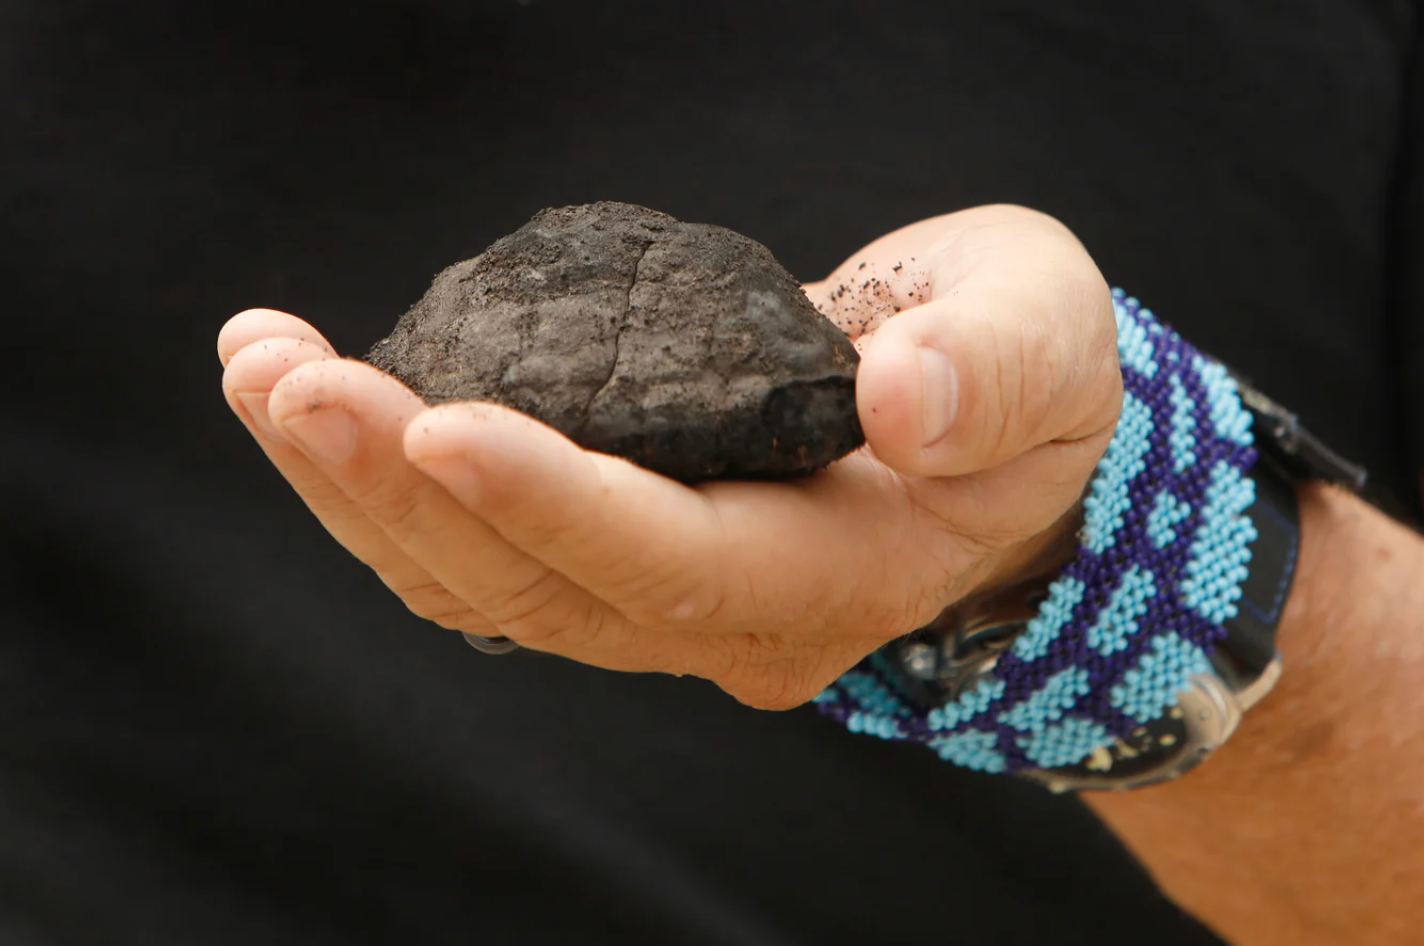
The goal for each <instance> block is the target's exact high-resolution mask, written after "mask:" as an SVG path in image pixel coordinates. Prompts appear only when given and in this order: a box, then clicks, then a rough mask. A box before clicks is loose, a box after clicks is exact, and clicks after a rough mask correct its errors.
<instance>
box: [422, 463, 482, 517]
mask: <svg viewBox="0 0 1424 946" xmlns="http://www.w3.org/2000/svg"><path fill="white" fill-rule="evenodd" d="M411 462H412V463H413V464H415V468H416V469H418V470H420V472H422V473H424V474H425V475H426V476H428V477H430V478H431V479H432V480H434V481H435V482H437V483H439V484H440V485H441V486H443V487H445V491H446V492H448V493H449V494H450V495H451V496H454V497H455V498H456V499H458V500H459V501H460V502H462V503H465V504H467V505H468V504H473V503H474V502H475V501H477V500H478V499H479V498H480V477H479V474H478V473H476V472H475V468H474V466H473V465H472V464H471V463H470V461H469V460H466V459H465V458H464V457H458V456H444V457H430V458H429V459H426V460H412V461H411Z"/></svg>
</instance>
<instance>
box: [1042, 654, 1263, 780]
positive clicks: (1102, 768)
mask: <svg viewBox="0 0 1424 946" xmlns="http://www.w3.org/2000/svg"><path fill="white" fill-rule="evenodd" d="M1240 722H1241V708H1240V706H1239V705H1238V703H1237V701H1236V698H1235V695H1234V694H1233V693H1232V691H1231V690H1230V689H1229V688H1228V686H1227V684H1226V682H1225V681H1224V680H1222V678H1221V677H1219V676H1217V675H1216V674H1207V673H1199V674H1196V675H1195V676H1193V677H1192V678H1191V681H1190V683H1189V686H1188V687H1187V689H1185V690H1183V691H1182V693H1181V698H1180V701H1179V702H1178V704H1177V705H1176V706H1175V707H1173V708H1172V709H1170V710H1168V711H1167V713H1166V715H1164V716H1163V717H1162V718H1161V719H1158V720H1154V721H1153V722H1151V723H1148V724H1146V725H1144V726H1140V727H1138V728H1137V729H1134V730H1133V731H1132V732H1131V733H1129V734H1128V735H1127V736H1126V737H1125V738H1122V739H1118V740H1117V741H1116V742H1114V743H1113V744H1112V745H1109V746H1105V747H1103V748H1101V749H1098V750H1097V751H1096V752H1094V753H1093V754H1092V755H1090V756H1088V757H1087V758H1086V759H1084V760H1083V761H1082V762H1080V763H1078V764H1077V765H1069V766H1063V767H1062V768H1057V769H1029V770H1027V771H1024V772H1022V773H1021V774H1022V775H1023V776H1024V777H1026V778H1029V779H1032V780H1034V781H1036V782H1041V783H1042V784H1044V785H1046V786H1047V787H1048V788H1050V789H1052V790H1053V791H1055V792H1069V791H1085V790H1094V789H1097V790H1103V789H1111V790H1118V791H1121V790H1123V789H1128V788H1140V787H1142V786H1144V785H1152V784H1154V783H1156V782H1165V781H1169V780H1171V779H1174V778H1177V777H1178V776H1179V775H1182V774H1183V773H1185V772H1188V771H1190V770H1191V769H1192V768H1194V767H1195V766H1196V765H1197V764H1198V763H1200V762H1201V761H1202V760H1204V759H1205V758H1206V757H1207V756H1209V755H1210V754H1211V753H1212V752H1213V751H1214V750H1215V749H1216V748H1217V747H1218V746H1220V745H1221V744H1222V743H1224V742H1226V740H1227V739H1229V738H1230V737H1231V734H1232V733H1233V732H1234V731H1235V730H1236V727H1237V725H1238V724H1239V723H1240Z"/></svg>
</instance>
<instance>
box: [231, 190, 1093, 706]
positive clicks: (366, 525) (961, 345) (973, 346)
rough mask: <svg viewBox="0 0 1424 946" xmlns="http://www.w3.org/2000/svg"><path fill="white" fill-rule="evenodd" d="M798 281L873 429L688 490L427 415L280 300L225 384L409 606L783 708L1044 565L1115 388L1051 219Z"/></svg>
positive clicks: (353, 547) (937, 234) (519, 425)
mask: <svg viewBox="0 0 1424 946" xmlns="http://www.w3.org/2000/svg"><path fill="white" fill-rule="evenodd" d="M806 291H807V293H808V295H810V297H811V298H812V300H813V301H815V302H816V304H817V305H818V306H819V307H820V308H821V310H822V312H824V313H825V314H826V316H827V317H828V318H831V319H833V320H835V321H836V322H837V323H838V324H840V325H841V326H842V328H844V329H846V331H847V332H848V333H849V334H850V335H851V336H852V337H853V338H855V339H856V343H857V346H858V347H859V348H860V349H861V352H862V356H863V360H862V363H861V366H860V369H859V375H858V377H857V382H856V399H857V406H858V410H859V413H860V419H861V423H862V426H863V427H864V429H865V432H866V436H867V440H868V444H867V446H866V447H864V448H862V449H861V450H859V451H857V452H855V453H853V454H852V455H850V456H848V457H846V458H845V459H843V460H841V461H839V462H838V463H835V464H833V465H832V466H830V467H829V468H827V469H825V470H823V471H821V472H819V473H817V474H816V475H814V476H811V477H807V478H805V479H803V480H799V481H793V482H784V483H746V482H714V483H707V484H704V485H700V486H697V487H687V486H684V485H681V484H679V483H676V482H673V481H672V480H668V479H665V478H663V477H660V476H657V475H656V474H653V473H650V472H648V471H646V470H643V469H641V468H639V467H637V466H634V465H633V464H631V463H629V462H626V461H624V460H621V459H618V458H615V457H609V456H605V455H601V454H597V453H591V452H589V451H585V450H582V449H580V448H579V447H577V446H575V445H574V444H573V443H572V442H570V441H569V440H568V439H566V438H565V437H563V436H562V435H560V434H559V433H557V432H556V431H554V430H553V429H551V428H549V427H547V426H545V425H543V424H540V423H538V422H536V421H534V420H532V419H531V418H529V417H527V416H524V415H521V414H519V413H516V412H514V411H512V410H508V409H506V408H502V407H499V406H496V405H493V404H485V403H464V404H447V405H443V406H440V407H436V408H431V409H428V408H426V407H425V406H424V404H423V403H422V402H421V401H420V399H419V398H417V397H416V396H415V395H414V394H413V393H412V392H411V391H409V390H408V389H406V388H405V387H404V386H403V385H401V384H400V383H399V382H397V381H396V380H395V379H393V378H391V377H389V376H388V375H384V374H382V373H381V372H379V371H377V370H376V369H374V368H372V367H370V366H369V365H366V364H364V363H363V362H359V361H354V360H348V359H342V358H339V357H338V356H337V355H336V353H335V352H334V351H333V350H332V348H331V346H330V345H329V344H328V343H327V342H326V340H325V339H324V338H323V337H322V336H321V335H320V334H319V333H318V332H317V331H316V330H315V329H314V328H312V327H311V326H310V325H308V324H306V323H305V322H302V321H301V320H299V319H297V318H295V317H293V316H290V315H286V314H283V313H279V312H273V311H270V310H250V311H247V312H244V313H242V314H240V315H238V316H235V317H234V318H233V319H232V320H231V321H229V322H228V324H227V325H226V326H225V327H224V328H223V330H222V332H221V334H220V336H219V339H218V351H219V355H220V357H221V358H222V360H223V362H224V364H225V365H226V371H225V374H224V376H223V390H224V393H225V394H226V396H227V400H228V403H229V404H230V405H231V407H232V409H233V411H234V412H235V413H236V414H237V415H238V417H239V418H240V419H241V420H242V421H243V423H244V424H246V425H247V427H248V429H249V430H250V431H251V433H252V434H253V436H254V437H255V438H256V439H257V441H258V443H259V444H260V445H261V447H262V449H263V450H264V451H266V453H267V456H268V458H269V459H270V460H271V461H272V463H273V464H274V465H275V466H276V467H277V469H278V470H279V471H280V472H281V473H282V475H283V476H285V477H286V478H287V480H288V481H289V482H290V483H291V484H292V486H293V487H294V488H295V489H296V490H297V492H298V493H299V494H300V495H301V496H302V498H303V499H304V500H305V501H306V503H307V505H308V507H309V508H310V509H311V510H312V512H313V513H315V514H316V516H317V518H318V519H319V520H320V521H321V522H322V524H323V525H324V526H326V528H327V529H328V530H329V531H330V532H331V534H332V535H333V536H334V537H335V538H336V540H337V541H338V542H340V543H341V544H342V545H344V546H345V547H346V548H347V549H349V550H350V551H351V552H352V553H353V554H354V555H356V556H357V557H358V558H359V559H361V560H362V561H363V562H365V563H366V564H367V565H368V566H370V567H371V568H372V569H373V570H374V571H375V572H376V574H377V575H379V576H380V577H381V579H382V580H383V581H384V582H385V583H386V585H387V586H389V587H390V589H391V590H392V591H393V592H395V593H396V594H397V595H399V596H400V598H401V599H402V600H403V601H404V602H405V603H406V605H407V606H409V608H410V609H411V610H412V611H413V612H415V613H416V614H417V615H420V616H421V617H423V618H427V619H429V620H431V621H434V622H435V623H437V624H439V625H441V626H443V627H446V628H451V629H457V630H461V631H465V632H470V633H475V634H481V635H485V636H497V635H503V636H507V637H509V638H512V639H513V640H515V641H517V642H519V643H520V644H522V645H523V646H525V647H528V648H532V649H536V650H541V651H548V652H551V653H556V654H561V655H563V656H565V657H569V658H572V659H574V660H579V661H583V662H585V663H589V664H595V665H597V666H600V667H607V668H611V669H615V670H626V671H657V672H665V673H674V674H694V675H696V676H700V677H705V678H707V679H710V680H712V681H715V682H716V683H717V684H718V685H720V686H721V687H722V688H723V689H725V690H726V691H727V692H729V693H731V694H732V695H733V696H735V697H737V698H738V699H740V700H742V701H743V702H746V703H748V704H751V705H754V706H759V707H765V708H786V707H791V706H795V705H798V704H800V703H803V702H805V701H807V700H809V699H811V698H812V697H814V696H815V695H816V694H817V693H819V692H820V691H821V690H822V689H823V688H824V687H825V686H826V685H827V684H828V683H830V682H831V681H832V680H834V679H835V678H836V677H837V676H839V675H840V674H841V673H843V672H844V671H845V670H847V669H848V668H850V667H851V666H853V665H854V664H855V663H856V662H857V661H859V660H860V659H861V658H862V657H864V656H865V655H866V654H868V653H870V652H872V651H873V650H875V649H876V648H878V647H879V646H881V645H882V644H884V643H885V642H886V641H889V640H892V639H894V638H895V637H898V636H900V635H902V634H905V633H908V632H909V631H911V630H913V629H914V628H916V627H919V626H921V625H923V624H926V623H928V622H929V621H930V620H931V619H933V618H934V617H935V615H936V614H938V613H939V611H940V610H942V609H943V608H944V607H945V606H946V605H948V604H950V603H952V602H953V601H955V600H958V599H960V598H961V597H963V596H964V595H966V594H968V593H970V592H972V591H976V590H979V589H983V588H985V587H986V586H990V585H998V584H1002V583H1004V582H1007V581H1010V580H1012V579H1013V578H1015V577H1016V576H1018V575H1021V574H1022V573H1023V572H1024V570H1025V569H1028V568H1030V567H1031V566H1032V563H1034V562H1036V561H1039V560H1040V558H1041V555H1042V553H1043V551H1044V550H1045V549H1046V548H1048V547H1049V546H1050V545H1052V544H1053V540H1054V539H1055V538H1057V537H1058V536H1059V535H1060V534H1061V533H1062V532H1063V530H1064V529H1065V528H1071V526H1069V525H1068V524H1069V523H1071V521H1072V517H1071V516H1070V515H1069V513H1070V512H1071V510H1073V508H1074V507H1075V505H1076V502H1077V500H1078V498H1079V497H1080V495H1081V494H1082V491H1083V488H1084V485H1085V483H1086V482H1087V480H1088V478H1089V476H1090V475H1091V473H1092V469H1093V466H1094V464H1095V463H1096V462H1097V460H1098V458H1099V457H1100V456H1101V454H1102V452H1103V450H1104V449H1105V448H1106V446H1107V443H1108V441H1109V439H1110V438H1111V435H1112V431H1113V428H1114V426H1115V424H1116V421H1117V416H1118V409H1119V405H1120V401H1121V377H1120V375H1119V371H1118V364H1117V347H1116V332H1115V327H1114V321H1113V314H1112V303H1111V298H1110V296H1109V292H1108V288H1107V285H1106V284H1105V283H1104V281H1103V278H1102V276H1101V275H1100V274H1099V273H1098V270H1097V268H1096V266H1095V265H1094V264H1093V262H1092V260H1091V259H1090V258H1089V256H1088V254H1087V252H1086V251H1085V250H1084V249H1083V247H1082V246H1081V245H1080V244H1079V243H1078V241H1077V240H1076V239H1075V238H1074V237H1073V236H1072V234H1071V233H1069V231H1068V230H1067V229H1065V228H1064V227H1063V226H1062V225H1061V224H1059V223H1058V222H1057V221H1055V220H1053V219H1052V218H1049V217H1046V216H1043V215H1042V214H1038V213H1035V212H1033V211H1029V210H1025V209H1023V208H1018V207H982V208H976V209H974V210H968V211H962V212H959V213H955V214H950V215H947V216H943V217H937V218H934V219H930V220H925V221H922V222H920V223H916V224H913V225H911V226H909V227H906V228H904V229H902V230H898V231H896V232H895V233H892V234H890V235H888V236H886V237H884V238H882V239H880V240H877V241H876V242H875V243H872V244H871V245H869V246H868V247H866V248H865V249H863V250H861V251H860V252H859V253H857V254H855V255H854V256H852V257H851V258H850V260H848V261H847V262H846V263H845V264H843V265H842V266H841V267H840V268H839V269H838V270H837V271H836V272H835V273H833V274H832V275H831V276H830V277H829V278H828V279H827V280H825V281H824V282H821V283H817V284H814V285H810V286H807V287H806Z"/></svg>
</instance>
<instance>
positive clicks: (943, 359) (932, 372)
mask: <svg viewBox="0 0 1424 946" xmlns="http://www.w3.org/2000/svg"><path fill="white" fill-rule="evenodd" d="M918 352H919V356H920V410H921V411H922V418H921V420H922V423H923V433H924V445H925V446H926V447H929V446H932V445H934V444H935V443H937V442H939V441H940V440H942V439H944V436H945V434H947V433H949V428H950V427H952V426H953V425H954V414H955V412H956V411H957V410H958V409H959V378H958V376H957V375H956V374H955V371H954V365H953V363H952V362H950V360H949V358H948V357H947V356H946V355H945V354H944V353H943V352H940V351H936V350H935V349H933V348H930V347H929V346H927V345H921V346H920V347H919V350H918Z"/></svg>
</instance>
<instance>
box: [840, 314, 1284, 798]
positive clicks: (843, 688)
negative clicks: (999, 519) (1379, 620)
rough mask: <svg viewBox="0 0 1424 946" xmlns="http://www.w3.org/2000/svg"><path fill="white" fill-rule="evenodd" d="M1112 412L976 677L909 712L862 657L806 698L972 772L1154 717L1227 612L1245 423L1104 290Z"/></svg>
mask: <svg viewBox="0 0 1424 946" xmlns="http://www.w3.org/2000/svg"><path fill="white" fill-rule="evenodd" d="M1113 308H1114V310H1115V314H1116V317H1117V330H1118V355H1119V360H1120V362H1121V364H1122V379H1123V387H1124V392H1125V393H1124V398H1123V405H1122V414H1121V417H1120V419H1119V421H1118V426H1117V430H1116V432H1115V434H1114V436H1113V439H1112V442H1111V444H1110V445H1109V446H1108V448H1107V452H1106V453H1105V454H1104V456H1103V458H1102V460H1101V461H1100V462H1099V463H1098V466H1097V470H1096V471H1095V473H1094V478H1093V481H1092V484H1091V487H1090V489H1089V493H1088V495H1087V497H1086V499H1085V500H1084V502H1083V522H1084V524H1083V528H1082V530H1081V531H1080V532H1079V536H1078V548H1077V550H1076V552H1075V553H1074V557H1073V558H1072V560H1071V561H1070V562H1069V564H1068V565H1067V567H1066V568H1065V569H1064V570H1063V572H1062V573H1061V574H1060V575H1059V577H1058V578H1057V579H1056V580H1055V581H1053V583H1052V584H1051V585H1050V586H1049V589H1048V595H1047V598H1046V600H1045V601H1044V603H1043V604H1042V605H1041V606H1040V608H1039V610H1038V613H1037V615H1036V616H1035V617H1034V618H1033V619H1032V620H1031V621H1030V622H1029V623H1028V626H1027V629H1026V630H1025V632H1024V633H1023V634H1022V635H1021V636H1020V637H1019V638H1018V640H1017V641H1015V643H1014V645H1013V646H1012V648H1010V650H1009V651H1008V652H1006V653H1005V654H1004V655H1003V656H1001V657H1000V658H999V661H998V663H997V664H996V665H995V666H994V669H993V671H992V672H991V674H990V675H989V676H987V677H986V678H984V679H983V680H981V681H980V682H979V683H978V684H977V685H976V686H974V687H973V688H971V689H970V690H968V691H967V692H965V693H963V694H962V695H961V696H959V697H958V698H957V699H955V700H953V701H952V702H949V703H946V704H945V705H942V706H939V707H937V708H935V709H933V710H930V711H928V712H924V711H922V710H920V709H919V708H917V707H916V706H914V705H913V704H911V703H910V702H909V701H908V700H906V699H904V698H903V697H902V696H901V695H900V693H899V692H898V690H897V688H896V685H895V683H894V677H893V675H892V674H891V673H890V671H889V668H888V667H886V666H885V664H884V661H885V660H886V659H887V658H885V657H883V656H882V655H880V654H875V655H872V656H870V657H868V658H866V659H865V660H864V661H862V662H861V663H860V664H858V665H857V666H856V667H855V668H853V669H851V670H850V671H848V672H846V673H845V674H843V675H842V676H841V677H840V679H838V680H837V681H836V682H835V683H833V684H832V685H831V686H830V687H828V688H827V689H826V690H825V691H824V692H823V693H821V694H820V695H819V696H818V697H817V698H816V703H817V704H818V707H819V709H820V711H821V712H822V713H824V714H825V715H827V716H829V717H831V718H832V719H834V720H836V721H838V722H840V723H842V724H844V725H845V726H846V727H847V728H848V729H850V730H851V731H853V732H862V733H867V734H870V735H875V736H880V737H881V738H884V739H892V740H901V741H908V742H917V743H922V744H924V745H927V746H929V747H930V748H931V749H933V750H935V751H936V752H937V753H938V754H939V755H940V757H941V758H943V759H946V760H947V761H950V762H953V763H956V764H958V765H962V766H966V767H968V768H971V769H978V770H981V771H986V772H1010V771H1013V770H1015V769H1022V768H1055V767H1058V766H1065V765H1073V764H1076V763H1078V762H1079V761H1081V760H1082V759H1084V758H1085V757H1087V756H1088V755H1090V754H1091V753H1092V752H1093V751H1094V750H1095V749H1098V748H1100V747H1103V746H1107V745H1109V744H1111V743H1112V742H1113V741H1114V740H1115V739H1117V738H1119V737H1122V736H1126V735H1127V734H1128V733H1130V732H1131V731H1132V730H1133V729H1136V728H1137V727H1139V726H1141V725H1143V724H1145V723H1149V722H1151V721H1153V720H1156V719H1158V718H1160V717H1161V716H1162V715H1163V714H1164V713H1166V712H1167V711H1168V710H1169V709H1171V708H1172V707H1173V706H1175V705H1176V704H1177V700H1178V695H1179V693H1180V692H1181V690H1182V689H1184V688H1185V687H1186V685H1187V683H1188V680H1189V679H1190V677H1191V676H1192V675H1193V674H1195V673H1197V672H1199V671H1205V670H1209V663H1208V655H1209V654H1210V653H1211V651H1212V650H1213V649H1214V647H1215V646H1216V645H1217V644H1218V643H1219V642H1220V641H1221V640H1222V639H1223V638H1224V637H1225V636H1226V629H1225V627H1224V622H1225V621H1226V620H1228V619H1229V618H1232V617H1234V616H1235V615H1236V611H1237V603H1236V602H1237V600H1238V599H1239V598H1240V596H1241V582H1242V581H1243V580H1244V579H1245V577H1246V575H1247V564H1248V562H1249V561H1250V558H1251V550H1250V543H1251V542H1252V541H1254V540H1255V538H1256V529H1255V527H1254V526H1253V525H1252V522H1251V518H1250V516H1249V515H1248V514H1247V510H1248V509H1249V507H1250V506H1251V504H1252V503H1253V502H1254V501H1255V482H1254V481H1253V480H1252V479H1251V478H1250V477H1249V476H1247V475H1246V474H1247V471H1248V470H1249V469H1250V468H1251V466H1252V465H1253V464H1254V463H1255V460H1256V453H1255V450H1254V449H1253V448H1252V446H1251V444H1252V436H1251V415H1250V414H1249V413H1248V412H1247V411H1246V410H1245V409H1244V408H1243V407H1242V405H1241V399H1240V397H1239V396H1238V394H1237V390H1236V384H1235V382H1234V381H1233V380H1232V379H1231V377H1230V375H1229V374H1228V373H1227V371H1226V369H1225V368H1224V367H1223V366H1222V365H1221V364H1219V363H1217V362H1215V361H1212V360H1211V359H1209V358H1207V357H1206V356H1204V355H1203V354H1201V353H1200V352H1199V351H1197V350H1196V349H1195V348H1193V347H1192V346H1191V345H1189V344H1187V342H1185V341H1184V340H1183V339H1182V338H1181V336H1179V335H1178V334H1177V333H1176V332H1174V331H1172V330H1171V329H1169V328H1167V327H1166V326H1164V325H1163V324H1162V323H1160V322H1158V321H1157V319H1156V318H1155V317H1154V316H1153V315H1152V313H1151V312H1150V311H1149V310H1147V309H1144V308H1142V307H1141V305H1140V304H1139V302H1138V301H1137V300H1136V299H1133V298H1130V297H1128V296H1127V295H1126V294H1125V293H1124V292H1123V291H1122V290H1120V289H1115V290H1113Z"/></svg>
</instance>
